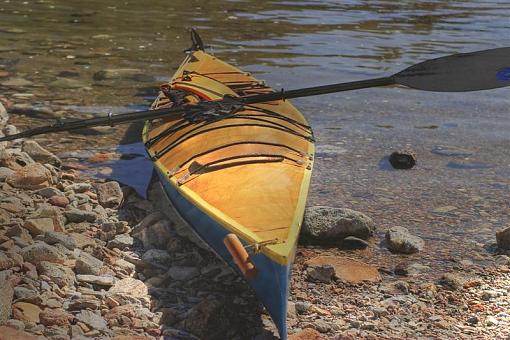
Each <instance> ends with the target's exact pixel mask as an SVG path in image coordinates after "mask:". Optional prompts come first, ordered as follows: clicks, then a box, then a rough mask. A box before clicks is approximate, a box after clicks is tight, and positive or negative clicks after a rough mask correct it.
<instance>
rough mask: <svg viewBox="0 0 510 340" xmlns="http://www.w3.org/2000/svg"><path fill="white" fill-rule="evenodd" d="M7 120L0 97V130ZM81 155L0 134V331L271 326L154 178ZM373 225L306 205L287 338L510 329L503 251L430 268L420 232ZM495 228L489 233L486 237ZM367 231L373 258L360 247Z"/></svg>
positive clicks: (255, 329) (229, 333) (110, 333)
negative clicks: (145, 189) (135, 183)
mask: <svg viewBox="0 0 510 340" xmlns="http://www.w3.org/2000/svg"><path fill="white" fill-rule="evenodd" d="M8 120H9V116H8V114H7V111H6V110H5V109H4V107H3V106H2V105H1V104H0V127H1V130H2V132H3V133H5V134H12V133H14V132H15V131H16V127H15V126H13V125H8V124H7V123H8ZM82 167H83V166H82V165H81V164H80V163H77V162H76V161H75V160H73V159H72V158H67V159H64V158H62V159H61V158H59V157H57V156H56V155H54V154H52V153H51V152H50V151H48V150H46V149H45V148H43V147H42V146H41V145H39V144H38V143H36V142H34V141H29V140H25V141H22V140H18V141H14V142H9V143H2V145H0V185H1V186H2V190H1V191H0V339H15V338H22V339H32V338H34V339H35V338H37V337H39V338H41V339H43V338H49V339H70V338H72V339H75V338H77V339H79V338H99V339H106V338H114V339H152V338H159V337H161V336H166V337H167V338H170V339H196V338H199V339H246V338H256V339H271V338H273V337H274V335H275V334H276V330H275V328H274V326H273V324H272V322H271V320H270V318H269V317H268V315H267V314H265V313H264V311H263V310H262V308H261V307H260V305H259V304H258V302H257V299H256V298H255V297H254V296H253V294H252V292H251V291H250V290H249V289H248V288H247V286H246V284H245V283H244V282H243V280H242V279H241V278H240V277H238V276H237V275H236V274H235V273H234V272H232V271H231V270H230V269H229V268H228V267H227V266H225V265H224V264H223V263H222V262H221V261H220V260H218V259H217V258H216V257H215V256H214V255H213V254H212V253H211V252H210V251H209V250H207V249H206V248H205V247H204V246H203V244H202V243H201V242H200V241H198V240H197V239H196V238H195V237H194V235H193V234H191V233H190V232H189V230H188V229H187V228H186V226H185V225H184V224H183V222H182V221H180V220H179V218H178V216H177V215H176V214H175V213H174V212H172V211H171V210H170V209H169V208H168V207H169V206H168V203H167V202H166V199H165V197H164V193H163V192H162V190H161V188H160V186H159V184H158V182H153V185H152V186H151V189H150V193H149V198H148V199H147V200H145V199H142V198H140V197H139V196H138V195H137V194H136V193H135V192H134V190H132V189H130V188H128V187H122V186H120V185H119V184H118V183H117V182H115V181H105V180H98V179H94V178H90V177H87V176H85V175H84V174H83V173H82V172H81V171H80V170H82ZM376 227H377V226H376V225H375V223H374V221H372V219H370V218H369V217H367V216H365V215H363V214H361V213H359V212H356V211H353V210H349V209H335V208H329V207H313V208H309V209H308V210H307V215H306V217H305V223H304V226H303V240H302V244H303V246H300V247H299V248H298V251H297V255H296V262H295V265H294V267H293V276H292V282H291V295H290V297H289V315H288V322H289V333H290V334H291V335H290V338H291V339H314V338H315V339H329V338H338V339H357V338H388V339H390V338H392V339H393V338H418V337H435V338H447V337H448V338H505V337H507V336H509V335H510V285H509V283H510V269H509V265H510V257H508V256H507V254H508V251H505V250H502V249H499V250H498V249H497V248H493V249H489V250H487V249H485V248H483V247H478V248H477V250H476V251H477V252H478V258H479V259H480V261H479V262H477V263H473V262H472V261H469V260H465V259H459V258H452V259H448V261H449V263H448V265H446V266H445V268H444V272H437V271H436V270H433V269H432V268H431V267H430V266H428V265H427V263H424V262H423V261H421V260H420V257H419V253H420V251H421V250H422V249H423V247H427V244H426V243H425V242H424V241H423V239H421V238H419V237H417V236H415V235H411V234H410V233H409V231H408V230H407V229H406V228H403V227H398V226H395V227H392V228H389V229H388V230H387V231H386V233H385V234H384V237H383V239H382V238H381V239H377V235H375V236H374V232H375V230H376ZM509 234H510V231H506V232H501V233H498V242H499V247H500V248H504V247H505V246H506V245H507V244H508V243H509V242H508V241H509V239H510V237H509V236H508V235H509ZM324 240H327V241H328V242H326V243H324V242H323V241H324ZM379 241H381V242H382V243H381V245H380V246H381V247H386V248H387V249H388V252H387V256H386V258H385V259H381V258H370V249H372V248H373V247H378V246H379V245H376V244H375V242H379ZM505 242H506V243H505ZM509 248H510V247H509ZM413 254H414V255H413ZM367 258H369V260H367ZM360 259H361V260H362V261H360ZM388 259H391V261H390V260H388ZM395 263H396V265H395Z"/></svg>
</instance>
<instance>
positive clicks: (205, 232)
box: [157, 169, 290, 339]
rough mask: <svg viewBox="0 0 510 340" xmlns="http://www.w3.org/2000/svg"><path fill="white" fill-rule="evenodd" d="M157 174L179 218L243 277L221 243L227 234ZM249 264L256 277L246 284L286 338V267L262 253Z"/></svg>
mask: <svg viewBox="0 0 510 340" xmlns="http://www.w3.org/2000/svg"><path fill="white" fill-rule="evenodd" d="M157 172H158V175H159V176H160V178H161V183H162V184H163V187H164V189H165V192H166V194H167V196H168V198H169V199H170V201H171V202H172V203H173V205H174V206H175V208H176V209H177V211H179V213H180V214H181V216H182V217H183V218H184V219H185V220H186V221H187V222H188V223H189V225H190V226H191V227H192V228H193V229H194V230H195V231H196V233H197V234H198V235H199V236H200V237H201V238H202V239H203V240H204V241H205V242H206V243H207V244H208V245H209V246H210V247H211V248H212V249H213V250H214V251H215V252H216V253H217V254H218V255H219V256H221V257H222V258H223V259H224V260H225V261H226V262H227V263H228V264H229V265H230V266H231V267H232V268H233V269H234V270H235V271H236V272H238V273H239V275H241V276H242V275H243V274H242V273H241V272H240V271H239V269H238V268H237V266H236V264H235V263H234V262H233V260H232V256H231V255H230V253H229V252H228V250H227V248H226V247H225V245H224V244H223V239H224V238H225V236H226V235H227V234H229V233H230V232H229V231H228V230H227V229H226V228H225V227H223V226H222V225H220V224H219V223H218V222H216V221H215V220H213V219H212V218H211V217H209V216H208V215H207V214H205V213H204V212H203V211H202V210H200V209H199V208H197V207H196V206H195V205H194V204H192V203H191V202H189V201H188V200H187V199H186V198H185V197H183V196H182V195H181V194H180V193H179V192H178V191H177V189H176V188H174V187H173V186H172V185H171V184H170V183H169V182H168V180H167V177H166V176H165V174H162V173H161V172H160V171H159V169H158V171H157ZM252 261H253V262H254V264H255V267H256V268H257V276H256V277H255V278H254V279H252V280H249V281H248V284H249V285H250V286H251V287H252V288H253V289H254V291H255V293H256V294H257V297H258V298H259V300H260V301H262V303H263V305H264V306H265V307H266V309H267V310H268V312H269V314H270V315H271V318H272V319H273V321H274V323H275V324H276V326H277V328H278V332H279V333H280V338H281V339H287V298H288V282H289V278H290V271H289V266H282V265H280V264H278V263H276V262H274V261H272V260H271V259H270V258H269V257H267V256H266V255H264V254H262V253H259V254H256V255H254V256H252Z"/></svg>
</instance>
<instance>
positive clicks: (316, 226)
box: [303, 206, 375, 244]
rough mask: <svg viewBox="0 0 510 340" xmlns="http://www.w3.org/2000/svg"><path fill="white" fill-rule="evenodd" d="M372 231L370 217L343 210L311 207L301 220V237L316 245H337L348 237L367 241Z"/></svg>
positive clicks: (372, 223)
mask: <svg viewBox="0 0 510 340" xmlns="http://www.w3.org/2000/svg"><path fill="white" fill-rule="evenodd" d="M374 230H375V226H374V222H373V221H372V219H371V218H370V217H368V216H366V215H364V214H362V213H360V212H357V211H354V210H351V209H345V208H332V207H324V206H317V207H311V208H308V209H306V212H305V217H304V220H303V236H304V237H305V238H306V240H308V241H312V242H314V243H318V244H339V243H341V241H342V240H344V239H345V238H346V237H349V236H354V237H358V238H361V239H367V238H368V237H370V236H371V235H372V234H373V232H374Z"/></svg>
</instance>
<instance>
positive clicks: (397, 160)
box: [389, 150, 416, 169]
mask: <svg viewBox="0 0 510 340" xmlns="http://www.w3.org/2000/svg"><path fill="white" fill-rule="evenodd" d="M389 161H390V164H391V166H392V167H394V168H395V169H411V168H413V167H414V166H415V165H416V153H415V152H414V151H412V150H399V151H395V152H393V153H392V154H391V155H390V158H389Z"/></svg>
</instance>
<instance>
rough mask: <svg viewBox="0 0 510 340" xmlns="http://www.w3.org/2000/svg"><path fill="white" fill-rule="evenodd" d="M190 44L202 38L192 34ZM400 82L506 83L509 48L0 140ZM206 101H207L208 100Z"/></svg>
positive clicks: (444, 86)
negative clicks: (377, 74)
mask: <svg viewBox="0 0 510 340" xmlns="http://www.w3.org/2000/svg"><path fill="white" fill-rule="evenodd" d="M193 42H194V46H195V45H197V46H198V45H200V44H202V42H201V41H198V40H196V41H195V40H194V41H193ZM396 84H398V85H402V86H407V87H410V88H413V89H417V90H423V91H438V92H465V91H479V90H488V89H494V88H499V87H505V86H509V85H510V48H509V47H503V48H495V49H491V50H485V51H478V52H472V53H459V54H454V55H449V56H446V57H441V58H436V59H430V60H426V61H424V62H421V63H418V64H415V65H412V66H410V67H408V68H406V69H405V70H403V71H401V72H399V73H396V74H394V75H392V76H390V77H383V78H375V79H369V80H361V81H353V82H347V83H338V84H331V85H323V86H315V87H308V88H303V89H297V90H290V91H283V90H282V91H280V92H273V93H267V94H260V95H254V96H248V97H225V98H224V99H223V100H218V101H215V102H207V101H203V102H200V103H199V104H198V105H185V106H182V107H176V108H170V109H161V110H154V111H152V110H150V111H142V112H130V113H123V114H117V115H112V114H109V115H108V116H107V117H99V118H91V119H84V120H73V121H68V122H66V121H59V122H57V123H55V124H53V125H49V126H43V127H39V128H35V129H32V130H27V131H24V132H21V133H18V134H15V135H11V136H6V137H1V138H0V142H2V141H8V140H13V139H18V138H24V137H30V136H34V135H40V134H43V133H50V132H59V131H69V130H77V129H82V128H86V127H94V126H102V125H114V124H123V123H127V122H131V121H136V120H148V119H157V118H171V117H173V116H177V115H182V114H200V112H206V111H211V110H212V111H215V110H218V108H219V107H222V106H226V107H227V108H228V107H229V105H239V104H241V105H249V104H256V103H263V102H268V101H274V100H282V99H291V98H298V97H307V96H316V95H321V94H327V93H334V92H342V91H352V90H360V89H365V88H371V87H380V86H388V85H396ZM208 103H209V104H208ZM222 109H223V108H222Z"/></svg>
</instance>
